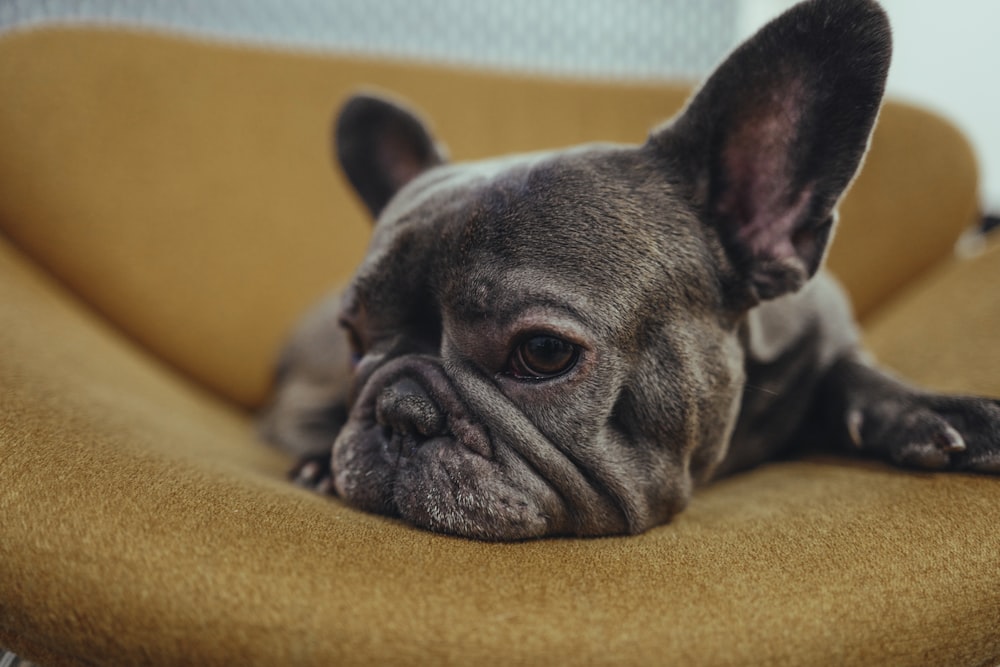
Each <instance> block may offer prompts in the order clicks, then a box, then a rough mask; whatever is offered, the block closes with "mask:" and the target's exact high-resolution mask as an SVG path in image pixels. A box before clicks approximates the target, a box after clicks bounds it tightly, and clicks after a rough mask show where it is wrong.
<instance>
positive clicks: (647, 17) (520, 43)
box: [0, 0, 738, 79]
mask: <svg viewBox="0 0 1000 667" xmlns="http://www.w3.org/2000/svg"><path fill="white" fill-rule="evenodd" d="M737 2H738V0H709V1H705V0H367V1H361V0H247V1H244V2H233V1H232V0H0V30H4V29H11V28H17V27H27V26H31V25H37V24H39V23H45V22H53V21H60V22H88V23H95V22H96V23H101V24H108V23H111V24H126V25H138V26H143V27H147V28H161V29H174V30H181V31H185V32H196V33H200V34H203V35H210V36H216V37H222V38H226V39H236V40H250V41H259V42H264V43H269V44H279V45H285V46H291V47H295V48H308V49H328V50H335V51H348V52H356V53H366V54H390V55H396V56H404V57H416V58H420V59H425V60H432V61H439V62H449V63H461V64H471V65H479V66H487V67H495V68H507V69H516V70H520V71H528V72H548V73H555V74H571V75H579V76H601V77H629V78H653V79H656V78H664V77H670V76H678V75H681V76H684V75H686V76H696V75H699V74H702V73H704V72H705V71H707V70H708V69H709V68H710V67H711V66H712V65H713V64H714V63H715V62H717V61H718V60H719V58H721V56H722V55H723V54H724V52H725V51H726V50H727V49H728V48H729V46H730V45H731V44H732V43H733V42H734V41H735V35H736V31H737V23H738V17H737V11H738V7H737Z"/></svg>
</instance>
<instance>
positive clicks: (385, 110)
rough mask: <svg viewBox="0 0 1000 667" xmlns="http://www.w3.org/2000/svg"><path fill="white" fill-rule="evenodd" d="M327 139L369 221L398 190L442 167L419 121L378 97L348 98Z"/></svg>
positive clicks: (405, 111) (432, 140) (422, 124)
mask: <svg viewBox="0 0 1000 667" xmlns="http://www.w3.org/2000/svg"><path fill="white" fill-rule="evenodd" d="M333 139H334V152H335V153H336V155H337V160H338V161H339V162H340V165H341V167H342V168H343V169H344V172H345V173H346V174H347V178H348V180H350V181H351V185H353V186H354V189H355V190H356V191H357V193H358V196H360V197H361V200H362V201H363V202H364V203H365V205H366V206H367V207H368V210H369V211H371V214H372V216H373V217H374V218H377V217H378V215H379V213H381V212H382V209H383V208H385V205H386V204H388V203H389V200H390V199H392V197H393V195H395V194H396V192H398V191H399V189H400V188H402V187H403V186H404V185H406V184H407V183H409V182H410V181H411V180H413V179H414V178H415V177H416V176H418V175H419V174H420V173H422V172H423V171H425V170H427V169H430V168H431V167H433V166H435V165H438V164H441V163H443V162H444V158H443V156H442V155H441V152H440V151H439V149H438V146H437V145H436V144H435V143H434V139H433V138H432V137H431V134H430V132H429V131H428V130H427V128H426V126H425V125H424V123H423V122H422V121H421V120H420V118H418V117H417V115H416V114H414V113H413V112H412V111H409V110H408V109H406V108H404V107H403V106H401V105H399V104H397V103H394V102H390V101H388V100H386V99H384V98H381V97H375V96H371V95H355V96H354V97H352V98H350V99H349V100H348V101H347V102H346V103H345V104H344V106H343V108H342V109H341V110H340V113H339V114H338V116H337V120H336V122H335V124H334V131H333Z"/></svg>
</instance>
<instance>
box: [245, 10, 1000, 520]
mask: <svg viewBox="0 0 1000 667" xmlns="http://www.w3.org/2000/svg"><path fill="white" fill-rule="evenodd" d="M889 56H890V34H889V26H888V22H887V19H886V17H885V15H884V13H883V12H882V10H881V9H880V8H879V7H878V6H877V5H876V4H875V3H874V2H870V1H867V0H811V1H809V2H804V3H802V4H800V5H798V6H796V7H794V8H792V9H791V10H789V11H788V12H786V13H785V14H784V15H782V16H780V17H779V18H777V19H776V20H774V21H773V22H771V23H770V24H769V25H767V26H765V27H764V28H763V29H762V30H761V31H760V32H759V33H758V34H757V35H755V36H754V37H753V38H751V39H750V40H749V41H748V42H746V43H745V44H743V45H742V46H740V47H739V48H738V49H737V50H736V51H734V52H733V53H732V55H731V56H730V57H729V58H728V59H727V60H726V61H725V62H723V63H722V65H721V66H720V67H719V68H718V69H717V70H716V72H715V73H714V74H713V75H712V76H711V77H710V78H709V79H708V81H707V82H706V83H705V84H704V86H703V87H702V88H701V89H700V90H699V91H698V92H697V93H696V94H695V95H694V96H693V98H692V99H691V101H690V102H689V104H688V105H687V107H686V108H685V109H684V110H683V111H682V112H681V113H680V114H679V115H678V116H677V117H676V118H675V119H674V120H672V121H670V122H668V123H666V124H664V125H663V126H661V127H659V128H657V129H655V130H654V131H653V132H652V134H651V135H650V137H649V140H648V141H647V142H646V143H645V144H644V145H642V146H637V147H634V146H619V145H605V144H600V145H586V146H581V147H577V148H572V149H569V150H563V151H558V152H549V153H540V154H533V155H526V156H515V157H511V158H504V159H500V160H493V161H486V162H479V163H473V164H455V165H451V164H446V163H445V160H444V159H443V158H442V156H441V153H440V151H439V150H438V149H437V147H436V144H435V142H434V140H433V139H432V138H431V136H430V134H429V133H428V131H427V129H426V128H425V126H424V124H423V123H422V122H421V121H420V120H418V119H417V117H416V116H415V115H413V114H412V113H411V112H409V111H407V110H406V109H404V108H403V107H402V106H400V105H398V104H396V103H393V102H390V101H387V100H385V99H382V98H377V97H369V96H358V97H355V98H353V99H351V100H350V101H349V102H348V103H347V104H346V106H345V107H344V109H343V111H342V112H341V114H340V117H339V120H338V124H337V127H336V143H337V152H338V157H339V159H340V162H341V164H342V166H343V168H344V170H345V171H346V173H347V175H348V177H349V179H350V181H351V182H352V183H353V184H354V186H355V188H356V189H357V191H358V193H359V195H360V196H361V198H362V199H363V201H364V202H365V203H366V204H367V206H368V208H369V209H370V210H371V212H372V214H373V216H374V217H376V218H377V221H378V222H377V224H376V226H375V229H374V236H373V239H372V241H371V246H370V249H369V252H368V255H367V257H366V258H365V260H364V262H363V263H362V265H361V267H360V268H359V269H358V271H357V274H356V276H355V278H354V280H353V281H352V282H351V284H350V286H349V287H348V289H347V290H346V293H345V294H344V296H343V298H342V300H341V298H340V297H339V296H338V297H335V298H333V299H331V300H329V301H327V302H325V303H323V304H321V305H320V306H319V307H318V309H317V310H316V311H315V312H314V313H312V314H311V315H309V316H308V317H307V319H306V320H305V321H304V322H303V324H302V325H301V327H300V329H299V330H298V331H297V333H296V334H295V335H294V336H293V338H292V340H291V342H290V344H289V346H288V348H287V350H286V351H285V354H284V356H283V358H282V361H281V364H280V368H279V372H278V381H277V387H276V392H275V398H274V402H273V404H272V405H271V407H270V408H269V410H268V412H267V413H266V414H265V416H264V420H263V427H264V428H263V431H264V433H265V435H266V436H267V437H268V438H269V439H271V440H274V441H277V442H278V443H280V444H282V445H284V446H285V447H286V448H287V449H289V450H290V451H293V452H295V453H296V454H298V455H300V456H302V457H305V463H304V464H303V465H302V466H301V467H300V468H299V469H298V473H297V474H298V477H299V479H300V481H302V482H303V483H305V484H308V485H311V486H315V487H317V488H320V489H322V490H324V491H330V492H335V493H336V494H337V495H338V496H340V497H342V498H343V499H344V500H346V501H347V502H348V503H350V504H352V505H355V506H357V507H360V508H362V509H365V510H369V511H372V512H379V513H384V514H390V515H395V516H399V517H401V518H402V519H404V520H405V521H408V522H411V523H413V524H416V525H418V526H422V527H425V528H429V529H431V530H436V531H442V532H448V533H454V534H459V535H465V536H470V537H477V538H483V539H520V538H529V537H538V536H544V535H608V534H617V533H636V532H639V531H643V530H645V529H647V528H650V527H651V526H655V525H657V524H660V523H663V522H665V521H667V520H669V519H670V518H671V517H672V516H674V515H675V514H676V513H677V512H679V511H680V510H681V509H683V508H684V506H685V504H686V503H687V502H688V499H689V497H690V495H691V492H692V489H693V487H694V486H695V485H697V484H700V483H704V482H706V481H708V480H710V479H712V478H713V477H717V476H719V475H721V474H725V473H729V472H732V471H735V470H738V469H741V468H745V467H748V466H751V465H754V464H756V463H758V462H760V461H763V460H766V459H768V458H770V457H773V456H775V455H776V454H777V453H779V452H780V451H781V450H784V449H786V448H787V447H788V446H789V445H790V444H791V443H793V442H795V441H798V440H806V439H809V440H812V439H814V438H813V436H805V435H803V434H804V433H807V432H812V433H814V434H821V435H824V436H826V437H827V438H829V439H832V440H834V441H836V442H839V443H842V444H843V445H845V446H846V447H847V448H848V449H855V450H858V449H860V450H866V451H869V452H874V453H876V454H878V455H881V456H884V457H886V458H888V459H890V460H892V461H895V462H897V463H900V464H904V465H912V466H919V467H922V468H930V469H951V470H973V471H982V472H998V471H1000V405H998V403H997V402H996V401H992V400H989V399H982V398H975V397H948V396H940V395H936V394H931V393H926V392H922V391H919V390H917V389H914V388H912V387H910V386H908V385H906V384H904V383H902V382H900V381H898V380H896V379H893V378H891V377H889V376H887V375H886V374H884V373H883V372H881V371H879V370H877V369H876V368H875V367H874V366H873V365H871V364H870V363H869V361H868V360H867V359H866V357H865V355H864V353H863V352H862V350H861V349H860V347H859V337H858V332H857V330H856V328H855V325H854V323H853V320H852V317H851V313H850V307H849V305H848V304H847V302H846V299H845V297H844V295H843V294H842V292H841V291H840V289H839V288H838V286H837V285H836V284H835V283H834V281H833V280H832V279H831V278H830V277H829V276H828V275H827V274H826V273H825V272H824V271H822V270H821V269H820V267H821V264H822V262H823V257H824V254H825V252H826V248H827V244H828V242H829V240H830V237H831V234H832V232H833V228H834V220H835V217H834V208H835V205H836V203H837V201H838V199H839V198H840V196H841V195H842V193H843V192H844V190H845V188H846V187H847V186H848V184H849V183H850V181H851V179H852V178H853V176H854V174H855V172H856V170H857V169H858V166H859V164H860V162H861V160H862V157H863V155H864V153H865V150H866V147H867V143H868V140H869V135H870V133H871V129H872V126H873V124H874V122H875V119H876V116H877V114H878V109H879V105H880V102H881V97H882V93H883V87H884V83H885V77H886V72H887V69H888V66H889ZM338 325H339V326H341V327H343V329H344V330H345V331H346V336H345V335H344V333H343V332H341V331H338ZM351 347H353V356H354V363H353V368H352V367H351V364H349V363H348V361H347V360H348V359H349V358H350V357H351V354H352V353H351V352H350V351H349V348H351ZM331 445H332V453H331Z"/></svg>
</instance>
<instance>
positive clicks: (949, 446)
mask: <svg viewBox="0 0 1000 667" xmlns="http://www.w3.org/2000/svg"><path fill="white" fill-rule="evenodd" d="M934 444H935V445H936V446H937V448H938V449H940V450H941V451H942V452H964V451H965V439H964V438H962V434H961V433H959V432H958V431H956V430H955V429H954V427H952V425H951V424H945V425H944V428H943V429H942V430H941V431H939V432H938V433H937V434H935V436H934Z"/></svg>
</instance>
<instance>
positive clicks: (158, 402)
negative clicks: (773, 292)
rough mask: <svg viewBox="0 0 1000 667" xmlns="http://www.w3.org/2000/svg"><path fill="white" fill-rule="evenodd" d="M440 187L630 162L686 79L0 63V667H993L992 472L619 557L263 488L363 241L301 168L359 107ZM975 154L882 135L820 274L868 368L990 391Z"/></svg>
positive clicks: (900, 117)
mask: <svg viewBox="0 0 1000 667" xmlns="http://www.w3.org/2000/svg"><path fill="white" fill-rule="evenodd" d="M361 85H367V86H377V87H379V88H383V89H386V90H391V91H393V92H394V93H395V94H397V95H400V96H402V97H405V98H406V99H409V100H411V101H412V102H413V104H414V105H415V106H417V107H418V108H420V109H423V110H424V111H425V112H426V114H427V117H428V118H430V119H431V121H432V123H433V124H434V126H435V128H436V130H437V133H438V135H439V136H440V137H442V138H443V139H444V140H445V141H446V142H447V143H448V144H449V147H450V151H451V154H452V156H453V157H454V158H455V159H465V158H475V157H481V156H485V155H491V154H496V153H502V152H514V151H521V150H529V149H536V148H542V147H551V146H561V145H567V144H572V143H576V142H580V141H587V140H613V141H632V142H639V141H642V140H643V139H644V137H645V133H646V132H647V130H648V129H649V128H650V127H652V126H653V125H654V124H656V123H658V122H659V121H661V120H663V119H665V118H667V117H668V116H670V115H671V114H672V113H673V112H674V111H675V110H676V109H677V108H678V107H679V106H680V105H681V104H682V102H683V100H684V97H685V96H686V94H687V93H688V92H689V90H690V89H689V87H688V86H687V85H677V86H664V85H656V86H654V85H615V84H611V83H594V82H589V83H588V82H580V81H555V80H545V79H540V78H529V77H516V76H507V75H500V74H495V73H493V74H488V73H482V72H469V71H462V70H457V69H450V68H445V67H432V66H420V65H413V64H401V63H391V62H375V61H365V60H358V59H351V58H346V57H334V56H321V55H309V56H307V55H298V54H292V53H287V52H281V51H277V50H272V49H265V48H257V49H255V48H249V47H246V46H225V45H218V44H212V43H208V42H204V41H196V40H188V39H183V38H177V37H165V36H157V35H153V34H139V33H129V32H124V31H106V30H98V29H44V30H32V31H26V32H21V33H11V34H8V35H6V36H4V37H3V38H2V39H0V100H2V102H0V480H2V481H0V645H3V646H7V647H9V648H11V649H13V650H16V651H18V652H20V653H21V654H23V655H24V656H25V657H28V658H33V659H35V660H38V661H41V662H43V663H46V664H52V665H62V664H65V665H84V664H114V665H125V664H156V665H176V664H190V663H197V664H207V665H213V664H218V665H230V664H241V663H253V664H265V663H273V662H281V663H290V664H337V665H346V664H414V663H427V664H456V663H461V664H477V665H488V664H521V663H531V664H598V663H608V664H637V665H639V664H654V663H664V662H669V663H677V664H790V665H791V664H900V665H911V664H912V665H926V664H948V665H958V664H968V665H987V664H994V663H996V662H997V661H998V660H1000V632H997V628H1000V530H998V529H997V526H998V525H1000V480H998V479H996V478H990V477H985V476H974V475H938V474H925V473H917V472H908V471H901V470H896V469H892V468H889V467H887V466H884V465H882V464H879V463H876V462H870V461H858V460H851V459H847V458H844V459H841V458H832V457H811V458H806V459H804V460H799V461H791V462H781V463H774V464H772V465H767V466H763V467H761V468H759V469H757V470H754V471H752V472H750V473H747V474H744V475H740V476H737V477H733V478H731V479H728V480H725V481H723V482H720V483H718V484H715V485H713V486H711V487H708V488H706V489H702V490H700V491H699V492H698V493H697V494H696V497H695V499H694V501H693V502H692V505H691V507H690V508H689V509H688V510H687V511H686V512H685V513H683V514H682V515H681V516H680V517H679V518H678V519H677V520H676V521H674V522H673V523H672V524H671V525H667V526H662V527H660V528H657V529H655V530H652V531H650V532H648V533H646V534H644V535H641V536H638V537H628V538H612V539H600V540H547V541H539V542H530V543H520V544H483V543H477V542H472V541H467V540H462V539H456V538H450V537H444V536H439V535H433V534H430V533H426V532H422V531H418V530H415V529H411V528H409V527H406V526H403V525H400V524H399V523H397V522H394V521H392V520H388V519H384V518H381V517H375V516H369V515H366V514H361V513H359V512H356V511H354V510H352V509H350V508H347V507H344V506H343V505H341V504H340V503H338V502H337V501H335V500H329V499H325V498H321V497H319V496H316V495H312V494H310V493H307V492H305V491H302V490H300V489H297V488H295V487H293V486H292V485H290V484H289V483H287V482H286V481H285V479H284V473H285V470H286V469H287V468H288V466H289V465H290V461H288V460H287V459H286V458H284V457H283V456H282V455H280V454H279V453H277V452H275V451H273V450H271V449H269V448H267V447H266V446H265V445H263V444H261V443H259V442H258V441H257V440H256V438H255V436H254V430H253V425H252V415H251V411H252V409H253V408H255V407H257V406H259V405H260V404H261V402H262V401H263V400H264V397H265V395H266V391H267V383H268V375H269V369H270V365H271V363H272V361H273V358H274V356H275V354H276V350H277V348H278V346H279V345H280V342H281V340H282V339H283V337H284V336H285V334H286V333H287V331H288V329H289V328H290V326H291V325H292V323H293V322H294V320H295V318H296V317H297V316H298V314H299V313H300V312H301V311H302V310H303V309H304V308H306V307H307V306H308V305H309V304H310V303H311V302H312V301H313V300H314V299H316V298H317V297H319V296H320V295H321V294H322V293H323V292H324V291H325V290H327V289H328V288H330V287H331V286H333V285H334V284H335V283H337V282H339V281H341V280H343V279H344V278H346V277H347V276H348V275H350V273H351V271H352V269H353V266H354V263H355V262H356V261H357V259H358V258H359V257H360V255H361V253H362V250H363V246H364V243H365V239H366V238H367V234H368V228H369V225H368V222H367V220H366V219H365V216H364V214H363V211H362V209H361V206H360V205H359V204H358V203H357V202H356V201H355V200H354V199H353V196H352V195H351V194H350V193H349V191H348V188H347V187H346V184H345V183H344V181H343V179H342V178H341V177H340V176H339V175H335V172H334V170H333V168H332V166H331V164H330V162H331V161H330V158H329V152H330V147H329V124H330V121H331V118H332V113H333V111H334V109H335V108H336V107H337V106H338V104H339V102H340V101H341V100H342V99H343V97H344V96H345V95H346V94H348V93H349V92H351V91H353V90H354V89H356V88H357V87H358V86H361ZM976 178H977V177H976V169H975V162H974V159H973V156H972V153H971V151H970V148H969V146H968V145H967V144H966V142H965V141H964V139H963V138H962V137H961V135H960V134H959V133H958V132H957V131H956V130H955V129H953V128H952V127H951V126H950V125H948V124H947V123H946V122H944V121H943V120H941V119H939V118H936V117H934V116H933V115H931V114H929V113H927V112H925V111H922V110H919V109H916V108H913V107H910V106H906V105H903V104H898V103H889V104H887V106H886V107H885V110H884V112H883V114H882V117H881V120H880V123H879V126H878V128H877V131H876V136H875V139H874V142H873V146H872V150H871V152H870V155H869V158H868V161H867V164H866V166H865V169H864V172H863V174H862V176H861V177H859V179H858V180H857V182H856V183H855V185H854V186H853V189H852V191H851V193H850V194H849V196H848V197H847V199H846V200H845V202H844V203H843V205H842V207H841V211H842V220H843V224H842V226H841V231H840V233H839V237H838V239H837V241H836V242H835V244H834V249H833V251H832V256H831V258H830V261H831V265H832V266H833V268H834V269H835V270H836V271H837V273H838V274H839V275H840V277H841V278H842V279H843V281H844V282H845V283H846V285H847V286H848V288H849V290H850V291H851V293H852V295H853V297H854V299H855V303H856V305H857V307H858V310H859V312H860V313H861V314H862V315H863V316H864V321H865V322H866V324H867V335H868V337H869V340H870V341H871V343H872V345H873V347H874V349H875V350H876V352H877V353H878V354H879V355H880V356H881V357H882V358H883V359H884V360H885V361H886V362H887V363H888V364H889V365H891V366H892V367H894V368H897V369H899V370H900V371H902V372H904V373H906V374H908V375H909V376H911V377H912V378H914V379H916V380H921V381H924V382H926V383H929V384H930V385H932V386H936V387H938V388H940V389H947V390H955V391H965V392H969V391H975V392H980V393H987V394H992V395H998V396H1000V348H998V347H997V346H996V345H995V343H996V342H997V334H996V332H997V331H1000V299H998V298H997V296H996V294H997V293H996V285H997V284H1000V245H998V243H996V242H994V243H992V244H991V245H990V246H989V248H988V249H987V250H986V251H985V252H983V253H982V254H980V255H979V256H977V257H976V258H974V259H964V260H960V259H956V258H953V257H952V250H951V249H952V246H953V244H954V242H955V239H956V238H957V236H958V235H959V234H960V233H961V231H962V230H963V229H965V228H966V227H967V226H968V225H969V224H970V223H971V222H972V221H973V219H974V217H975V215H976V213H977V200H976Z"/></svg>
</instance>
